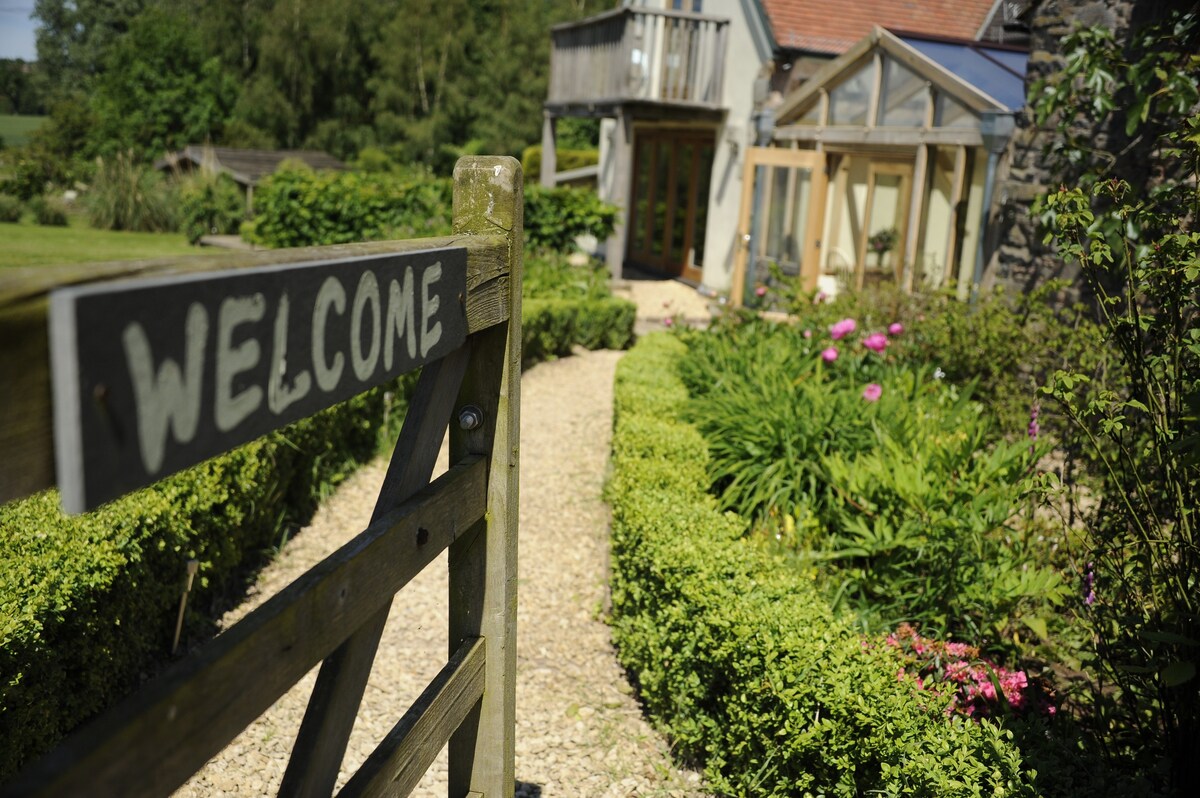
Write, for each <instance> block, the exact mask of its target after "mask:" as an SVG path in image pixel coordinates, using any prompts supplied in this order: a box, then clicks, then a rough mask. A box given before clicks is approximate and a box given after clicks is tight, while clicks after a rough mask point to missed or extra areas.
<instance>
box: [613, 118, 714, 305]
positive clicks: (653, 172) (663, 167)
mask: <svg viewBox="0 0 1200 798" xmlns="http://www.w3.org/2000/svg"><path fill="white" fill-rule="evenodd" d="M636 138H637V144H636V147H635V157H634V166H633V169H634V171H633V176H634V179H633V202H632V204H631V208H632V211H631V213H630V214H629V260H630V261H632V262H633V263H636V264H637V265H639V266H643V267H648V268H650V269H652V270H654V271H657V272H661V273H663V274H667V275H670V276H672V277H684V278H686V279H689V280H693V281H695V282H699V281H700V269H701V267H702V266H703V264H704V235H705V232H706V229H707V222H708V188H709V179H710V177H711V176H712V161H713V150H714V144H715V141H716V139H715V136H714V134H713V132H712V131H711V130H665V129H664V130H656V129H650V130H638V131H637V134H636Z"/></svg>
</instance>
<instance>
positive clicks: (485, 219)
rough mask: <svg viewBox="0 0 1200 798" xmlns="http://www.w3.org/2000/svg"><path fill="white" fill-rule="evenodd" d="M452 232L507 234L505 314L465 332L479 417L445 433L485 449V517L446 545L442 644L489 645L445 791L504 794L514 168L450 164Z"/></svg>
mask: <svg viewBox="0 0 1200 798" xmlns="http://www.w3.org/2000/svg"><path fill="white" fill-rule="evenodd" d="M454 177H455V181H454V182H455V193H454V226H455V227H454V229H455V232H458V233H475V234H482V235H489V234H494V233H503V234H505V235H506V236H507V238H508V245H509V258H510V261H509V262H510V263H511V264H512V271H511V277H510V282H509V286H508V287H509V302H510V305H509V307H510V315H509V321H508V324H507V325H499V326H496V327H493V328H491V329H488V330H485V331H483V332H480V333H477V334H475V335H473V336H471V338H470V341H469V343H470V346H471V365H470V367H469V368H468V370H467V376H466V379H465V380H464V382H463V388H462V391H461V393H460V394H459V400H458V404H459V405H460V406H462V405H466V404H472V405H476V406H477V407H479V408H480V409H481V410H482V411H483V417H484V423H483V424H482V425H481V426H480V427H478V428H476V429H473V430H461V429H458V428H457V427H456V426H452V427H451V430H450V433H451V435H450V454H451V459H452V460H453V459H455V458H457V457H462V456H469V455H472V454H474V455H487V456H488V458H489V470H488V488H487V491H488V500H487V504H488V511H487V517H486V523H485V524H480V525H479V528H478V529H475V530H472V531H471V534H470V535H467V536H464V537H463V538H462V539H461V540H459V541H457V542H456V543H455V545H453V546H452V547H451V549H450V645H451V647H452V648H454V647H457V646H458V645H460V644H461V643H462V642H463V641H464V640H466V639H468V638H472V637H482V638H484V641H485V645H486V647H487V663H486V668H485V678H486V686H485V688H484V696H483V701H482V703H481V706H480V708H479V710H478V711H477V712H473V713H471V714H470V715H469V716H468V717H467V719H466V720H465V721H464V722H463V724H462V725H461V726H460V727H459V729H458V731H457V732H456V733H455V734H454V735H453V736H452V737H451V738H450V772H449V782H450V783H449V789H450V794H451V795H464V794H467V793H469V792H470V791H477V792H481V793H483V794H484V795H512V794H513V789H514V784H515V773H514V760H515V751H516V741H515V725H516V724H515V719H516V680H515V674H516V650H517V646H516V631H517V630H516V618H517V528H518V523H517V522H518V514H517V507H518V480H519V472H520V467H519V462H520V450H519V438H520V429H521V305H520V303H521V274H522V269H521V254H522V246H523V244H522V229H523V212H524V202H523V197H522V182H523V181H522V177H521V169H520V165H519V164H518V163H517V162H516V161H515V160H513V159H512V158H476V159H472V160H471V161H467V162H463V161H460V162H459V165H458V166H457V167H456V168H455V175H454Z"/></svg>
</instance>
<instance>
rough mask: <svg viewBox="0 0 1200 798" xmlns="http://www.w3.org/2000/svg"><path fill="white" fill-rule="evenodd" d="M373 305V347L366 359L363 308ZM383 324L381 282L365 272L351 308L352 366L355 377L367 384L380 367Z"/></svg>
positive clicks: (360, 279) (359, 282)
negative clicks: (363, 343)
mask: <svg viewBox="0 0 1200 798" xmlns="http://www.w3.org/2000/svg"><path fill="white" fill-rule="evenodd" d="M368 304H370V305H371V346H370V348H368V350H367V355H366V357H363V353H362V321H363V308H365V307H366V306H367V305H368ZM382 323H383V313H382V312H381V311H380V307H379V281H378V280H376V279H375V274H374V273H373V272H369V271H365V272H363V274H362V277H360V278H358V288H357V289H355V291H354V305H353V307H351V308H350V365H351V366H352V367H353V368H354V376H355V377H358V379H359V380H360V381H363V382H365V381H366V380H367V379H369V378H370V376H371V375H372V374H374V373H375V367H376V366H377V365H379V334H380V325H381V324H382Z"/></svg>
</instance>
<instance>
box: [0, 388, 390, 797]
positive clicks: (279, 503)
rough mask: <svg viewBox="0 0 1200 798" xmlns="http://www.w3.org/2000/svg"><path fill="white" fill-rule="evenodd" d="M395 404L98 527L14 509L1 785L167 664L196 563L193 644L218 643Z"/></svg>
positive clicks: (262, 449) (142, 503)
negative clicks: (272, 552)
mask: <svg viewBox="0 0 1200 798" xmlns="http://www.w3.org/2000/svg"><path fill="white" fill-rule="evenodd" d="M404 386H405V387H403V388H401V389H399V390H398V395H399V396H400V397H401V398H400V399H399V401H400V402H401V403H403V402H404V401H405V398H404V397H405V396H406V393H405V391H406V390H409V389H411V379H409V380H408V381H407V382H406V383H404ZM389 387H391V386H389ZM393 390H397V389H395V388H393ZM393 395H396V394H393ZM388 401H389V400H388V399H387V398H386V397H385V391H384V389H383V388H378V389H375V390H374V391H371V392H368V393H366V394H363V395H362V396H359V397H357V398H355V399H352V400H350V401H349V402H346V403H344V404H342V405H338V406H337V407H335V408H331V409H329V410H326V411H323V412H322V413H319V414H317V415H316V416H313V417H311V418H308V419H305V420H303V421H300V422H297V423H295V424H293V425H291V426H289V427H287V428H285V429H283V430H281V431H279V432H277V433H273V434H271V435H268V436H267V437H265V438H261V439H259V440H257V441H254V442H253V443H250V444H247V445H245V446H243V447H241V448H238V449H235V450H234V451H232V452H230V453H228V454H225V455H221V456H219V457H216V458H213V459H211V460H208V461H206V462H205V463H203V464H201V465H199V466H196V467H194V468H191V469H189V470H187V471H185V472H182V473H180V474H177V475H175V476H172V477H168V478H167V479H165V480H163V481H161V482H159V483H156V484H155V485H153V486H151V487H149V488H146V489H145V490H142V491H139V492H137V493H134V494H130V495H128V496H125V497H123V498H121V499H118V500H116V501H113V502H111V503H109V504H107V505H105V506H104V507H101V508H99V509H98V510H96V511H94V512H91V513H87V514H85V515H81V516H75V517H66V516H63V515H62V514H61V513H60V512H59V510H58V506H57V505H58V497H57V495H56V494H55V493H54V492H53V491H49V492H45V493H41V494H38V495H36V496H33V497H31V498H29V499H26V500H23V501H18V502H11V503H9V504H5V505H3V506H0V552H2V556H0V734H2V735H3V738H4V740H5V745H4V746H3V750H2V751H0V778H3V777H6V776H9V775H11V774H12V773H13V772H14V771H15V770H16V768H18V767H19V766H20V764H21V763H22V762H24V761H27V760H28V759H29V758H31V757H32V756H33V755H35V754H37V753H39V752H41V751H44V750H45V749H47V748H48V747H49V746H51V745H52V744H53V743H54V742H55V741H57V740H58V739H59V738H61V737H62V735H63V734H65V733H66V732H67V731H69V730H70V729H71V728H73V727H75V726H77V725H78V724H79V723H80V722H82V721H83V720H85V719H87V718H88V717H90V716H92V715H94V714H95V713H97V712H99V711H100V710H101V709H103V708H104V707H106V706H108V705H110V704H111V703H112V702H113V701H115V700H116V699H118V698H120V697H121V696H123V695H124V694H126V693H127V692H128V691H129V690H130V689H131V688H132V687H134V686H135V685H136V684H138V682H139V681H140V679H141V674H143V673H145V672H146V671H149V670H153V669H154V668H156V667H158V666H159V665H160V664H162V663H163V662H164V661H165V660H166V659H167V655H168V653H169V650H170V646H171V640H172V636H173V633H174V626H175V617H176V612H177V608H178V606H179V593H180V589H181V586H182V584H183V580H184V572H185V567H186V564H187V561H188V560H190V559H196V560H199V562H200V570H199V577H198V578H197V580H196V583H195V586H194V589H193V592H192V594H191V598H190V601H189V610H188V616H187V621H186V624H185V635H184V639H185V641H186V640H189V639H194V640H199V639H203V638H206V637H208V636H210V635H211V634H212V628H211V625H210V623H211V622H210V621H209V619H208V614H209V612H210V608H211V607H214V606H216V604H217V603H218V602H219V600H220V599H222V598H223V597H227V596H228V595H229V594H231V593H235V592H236V591H237V590H238V589H240V588H239V586H240V585H242V584H243V580H244V578H245V575H246V569H247V568H249V567H254V566H257V565H258V564H260V563H261V562H262V559H263V557H264V552H266V551H268V550H269V549H271V548H272V547H273V546H275V545H277V544H278V541H279V539H280V536H281V534H283V533H284V530H285V529H287V528H288V527H289V526H291V525H294V524H299V523H303V522H304V521H306V520H307V518H308V517H310V516H311V514H312V512H313V510H314V509H315V508H316V505H317V502H318V501H319V500H320V499H321V498H323V497H324V496H325V495H326V494H327V493H328V492H329V490H330V489H331V488H332V486H334V485H336V484H337V483H338V482H340V481H341V480H342V479H344V478H345V477H346V476H348V475H349V474H350V473H351V471H352V469H353V468H354V467H355V465H356V464H357V463H359V462H361V461H362V460H363V459H364V458H366V457H369V456H371V455H372V454H374V453H375V451H376V449H377V446H378V438H377V435H378V430H379V426H380V424H381V421H382V419H383V417H384V415H385V408H386V407H387V403H388ZM393 401H395V400H393ZM397 409H398V408H395V407H393V408H391V415H392V416H393V417H395V416H398V415H400V413H398V412H397ZM401 409H402V408H401Z"/></svg>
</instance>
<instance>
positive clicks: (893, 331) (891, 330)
mask: <svg viewBox="0 0 1200 798" xmlns="http://www.w3.org/2000/svg"><path fill="white" fill-rule="evenodd" d="M902 332H904V325H903V324H901V323H900V322H898V321H894V322H892V323H891V324H889V325H888V335H899V334H900V333H902Z"/></svg>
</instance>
